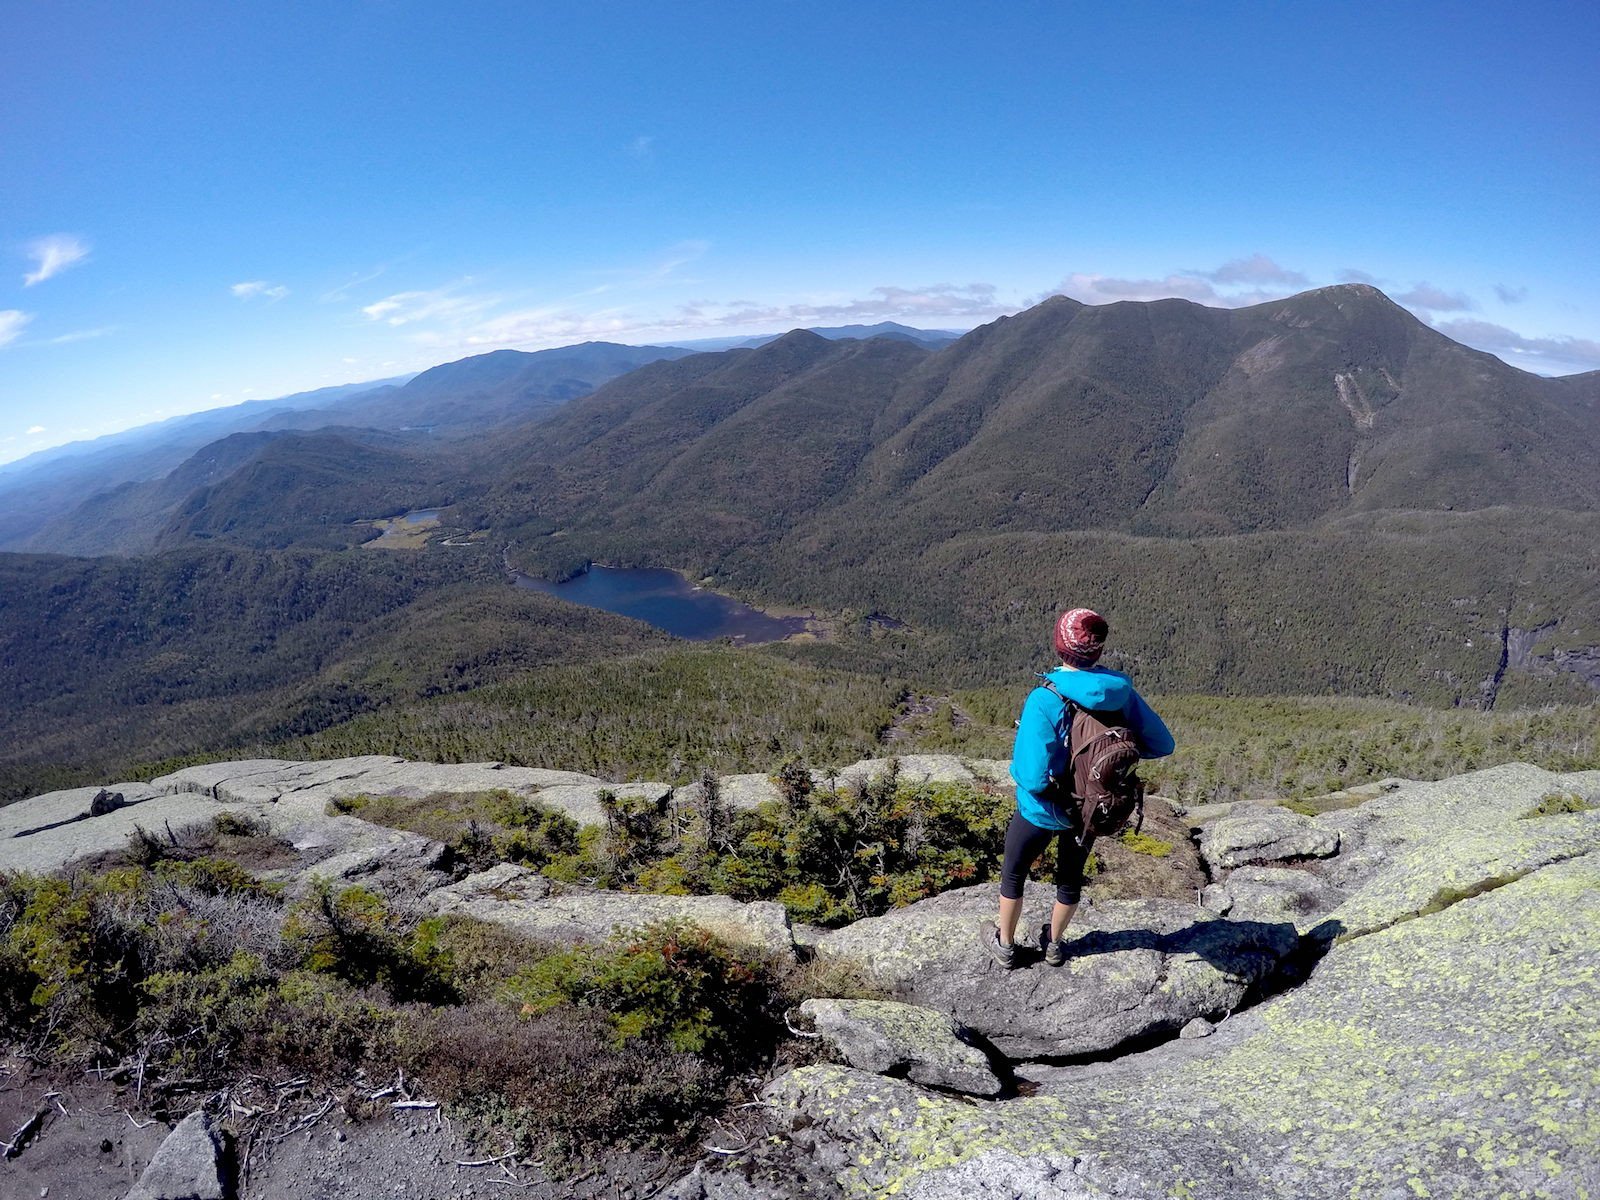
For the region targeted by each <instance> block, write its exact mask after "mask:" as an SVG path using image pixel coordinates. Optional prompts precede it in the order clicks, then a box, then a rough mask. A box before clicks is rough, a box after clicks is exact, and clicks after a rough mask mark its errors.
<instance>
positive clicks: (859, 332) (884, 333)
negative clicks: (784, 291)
mask: <svg viewBox="0 0 1600 1200" xmlns="http://www.w3.org/2000/svg"><path fill="white" fill-rule="evenodd" d="M806 332H807V333H814V334H816V335H817V336H818V337H823V338H827V339H828V340H829V341H839V340H841V339H844V338H857V339H860V338H875V337H878V338H893V339H897V340H899V341H904V342H915V343H916V344H917V345H919V346H924V347H926V348H927V349H929V350H937V349H938V348H939V347H941V346H948V345H949V344H950V343H951V342H953V341H955V340H956V339H957V338H959V337H961V336H962V331H961V330H959V329H914V328H913V327H911V326H910V325H902V324H900V323H899V322H898V321H879V322H878V323H877V324H876V325H836V326H833V327H831V328H819V327H815V326H813V327H808V328H807V329H806ZM782 336H783V334H781V333H764V334H757V335H755V336H751V337H745V336H735V337H719V338H695V339H693V340H691V341H687V342H674V343H673V345H675V346H681V347H682V348H684V349H686V350H694V351H696V352H698V353H714V352H716V351H719V350H754V349H755V348H756V347H757V346H765V345H766V344H767V343H768V342H774V341H777V340H778V339H779V338H780V337H782Z"/></svg>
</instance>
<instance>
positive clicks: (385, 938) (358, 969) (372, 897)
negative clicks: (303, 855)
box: [283, 880, 460, 1004]
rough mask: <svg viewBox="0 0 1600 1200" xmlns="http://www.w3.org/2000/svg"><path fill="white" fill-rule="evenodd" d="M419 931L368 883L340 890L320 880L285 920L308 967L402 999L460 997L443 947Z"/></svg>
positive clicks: (295, 951) (289, 940)
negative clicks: (369, 888)
mask: <svg viewBox="0 0 1600 1200" xmlns="http://www.w3.org/2000/svg"><path fill="white" fill-rule="evenodd" d="M416 930H417V926H416V925H415V924H413V923H411V922H408V921H407V920H406V919H405V918H403V917H402V916H400V915H399V914H396V913H395V912H393V911H392V910H390V908H389V907H388V905H387V904H385V903H384V901H383V898H382V897H381V896H378V895H376V894H375V893H373V892H370V891H368V890H367V889H366V888H361V887H348V888H344V889H342V890H341V891H338V892H335V891H334V890H333V889H332V888H331V887H329V886H328V884H327V883H326V882H325V881H320V880H319V881H318V884H317V886H316V888H315V889H314V890H313V891H312V894H311V895H310V896H308V897H307V898H306V899H305V900H302V901H301V902H300V903H298V904H296V905H295V906H294V907H293V908H291V909H290V910H289V912H288V914H287V915H286V917H285V919H284V924H283V936H284V942H285V945H286V947H287V948H288V949H289V951H290V953H291V955H292V956H293V958H294V959H295V961H296V962H297V963H298V964H299V965H300V966H301V967H303V968H304V969H305V970H307V971H311V972H314V973H320V974H326V975H333V976H335V977H336V978H339V979H342V980H343V981H344V982H346V983H348V984H351V985H353V986H355V987H371V986H378V987H381V988H383V989H384V991H386V992H387V993H388V994H389V995H390V996H391V997H393V998H394V999H395V1000H397V1001H400V1002H406V1001H411V1000H420V1001H423V1002H425V1003H432V1004H449V1003H455V1002H458V1001H459V999H460V995H459V993H458V992H457V991H456V989H455V987H454V985H453V984H452V983H451V981H450V978H449V964H448V962H447V961H446V959H445V958H444V956H443V953H442V951H441V950H440V949H439V947H438V946H437V945H436V944H435V943H434V942H432V941H431V940H429V939H426V938H424V939H419V938H418V937H417V936H416Z"/></svg>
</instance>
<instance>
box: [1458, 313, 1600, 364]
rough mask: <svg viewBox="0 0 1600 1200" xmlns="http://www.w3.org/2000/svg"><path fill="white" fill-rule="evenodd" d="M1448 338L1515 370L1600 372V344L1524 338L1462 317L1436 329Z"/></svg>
mask: <svg viewBox="0 0 1600 1200" xmlns="http://www.w3.org/2000/svg"><path fill="white" fill-rule="evenodd" d="M1434 328H1435V329H1437V330H1438V331H1439V332H1440V333H1442V334H1444V335H1445V336H1446V337H1451V338H1454V339H1455V340H1456V341H1458V342H1464V343H1465V344H1466V345H1468V346H1474V347H1476V348H1477V349H1479V350H1487V351H1488V352H1489V353H1491V354H1495V355H1498V356H1500V357H1501V358H1503V359H1505V360H1506V361H1507V362H1509V363H1511V364H1512V365H1514V366H1519V367H1524V368H1526V369H1527V370H1530V371H1539V372H1541V373H1543V374H1554V375H1566V374H1571V373H1572V372H1574V371H1593V370H1596V369H1600V342H1597V341H1594V340H1592V339H1590V338H1579V337H1524V336H1523V335H1522V334H1520V333H1518V332H1516V331H1515V330H1513V329H1507V328H1506V327H1505V326H1504V325H1496V324H1494V323H1493V322H1491V321H1479V320H1475V319H1473V318H1470V317H1458V318H1456V319H1454V320H1450V321H1441V322H1439V323H1438V324H1436V325H1435V326H1434Z"/></svg>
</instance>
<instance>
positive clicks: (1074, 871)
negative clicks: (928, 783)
mask: <svg viewBox="0 0 1600 1200" xmlns="http://www.w3.org/2000/svg"><path fill="white" fill-rule="evenodd" d="M1109 631H1110V626H1108V625H1107V624H1106V619H1105V618H1104V617H1102V616H1101V615H1100V614H1099V613H1097V612H1094V611H1093V610H1091V609H1087V608H1074V609H1070V610H1069V611H1067V612H1064V613H1062V614H1061V616H1060V617H1059V618H1058V619H1057V620H1056V624H1055V636H1054V639H1053V641H1054V645H1055V652H1056V655H1057V657H1059V658H1060V659H1061V666H1059V667H1057V668H1056V669H1055V670H1053V671H1051V672H1049V673H1048V674H1045V675H1041V676H1040V679H1041V680H1042V681H1043V682H1042V683H1041V684H1040V686H1038V687H1036V688H1034V689H1033V691H1031V692H1030V693H1028V698H1027V700H1026V701H1025V702H1024V703H1023V705H1022V717H1021V719H1020V720H1019V721H1018V722H1017V738H1016V742H1015V743H1014V744H1013V746H1012V750H1011V778H1012V779H1013V780H1014V781H1015V782H1016V785H1017V811H1016V812H1015V813H1013V814H1012V817H1011V824H1010V826H1009V827H1008V828H1007V829H1006V850H1005V860H1004V864H1003V865H1002V867H1001V870H1000V916H999V920H998V921H996V922H994V923H992V924H990V923H988V922H986V923H985V925H984V948H985V949H986V950H987V951H988V952H989V957H991V958H993V959H994V960H995V962H997V963H999V964H1000V965H1001V966H1002V967H1005V968H1007V969H1008V970H1009V969H1010V968H1011V967H1013V966H1015V965H1016V931H1017V920H1018V918H1019V917H1021V915H1022V886H1023V882H1024V881H1025V880H1026V879H1027V877H1028V868H1029V867H1030V866H1032V865H1033V862H1034V860H1035V859H1037V858H1038V857H1039V854H1040V852H1041V851H1042V850H1044V848H1045V846H1046V845H1047V844H1048V843H1049V841H1050V839H1051V838H1055V839H1056V903H1055V907H1054V908H1053V909H1052V910H1051V913H1050V923H1049V924H1048V925H1046V926H1045V927H1044V928H1043V929H1041V930H1040V932H1039V940H1040V943H1041V944H1042V948H1043V949H1044V960H1045V962H1047V963H1048V964H1049V965H1051V966H1052V967H1059V966H1060V965H1061V964H1062V963H1063V962H1065V961H1066V957H1067V955H1066V946H1065V944H1064V942H1063V940H1062V939H1063V938H1064V937H1065V936H1066V932H1067V926H1068V925H1069V924H1070V923H1071V921H1072V918H1073V915H1074V914H1075V913H1076V912H1077V911H1078V899H1079V896H1080V895H1081V893H1082V890H1083V867H1084V863H1085V861H1086V860H1087V859H1088V857H1089V845H1088V844H1089V843H1091V842H1092V841H1093V838H1092V836H1091V837H1082V836H1081V834H1082V832H1083V831H1082V829H1081V825H1082V816H1081V814H1080V812H1079V810H1078V805H1076V804H1074V803H1071V801H1070V798H1069V797H1068V796H1067V795H1066V788H1065V787H1063V788H1062V789H1061V790H1060V791H1059V792H1054V793H1053V794H1047V792H1050V791H1051V784H1052V782H1053V781H1057V780H1065V783H1066V785H1068V786H1070V784H1071V781H1072V780H1071V765H1070V764H1069V763H1068V761H1067V759H1068V753H1067V741H1068V735H1069V733H1070V729H1071V723H1072V714H1071V712H1070V710H1069V707H1068V705H1067V703H1066V702H1067V701H1068V700H1070V701H1072V703H1073V704H1076V705H1078V706H1079V707H1080V708H1083V709H1087V710H1089V711H1090V712H1093V713H1096V714H1101V715H1106V716H1110V718H1111V720H1113V721H1114V722H1115V723H1116V724H1119V725H1126V726H1127V728H1128V730H1129V731H1130V732H1131V733H1132V735H1133V740H1134V742H1135V743H1136V745H1137V749H1138V751H1139V755H1140V757H1141V758H1162V757H1164V756H1166V755H1168V754H1171V753H1172V751H1173V741H1172V734H1171V733H1170V732H1169V731H1168V730H1167V726H1166V724H1165V723H1164V722H1163V721H1162V720H1161V718H1160V717H1158V716H1157V715H1156V713H1155V710H1154V709H1152V708H1151V707H1150V706H1149V705H1148V704H1146V703H1145V702H1144V698H1143V697H1141V696H1140V695H1139V693H1138V692H1136V691H1134V688H1133V684H1132V683H1131V682H1130V681H1129V679H1128V677H1127V676H1126V675H1123V674H1121V673H1119V672H1117V671H1112V670H1110V669H1108V668H1106V667H1101V666H1096V665H1095V664H1096V663H1098V662H1099V660H1100V652H1101V651H1102V650H1104V649H1105V643H1106V634H1107V633H1108V632H1109ZM1052 688H1053V689H1054V690H1053V691H1052V690H1051V689H1052ZM1113 714H1114V715H1113ZM1063 801H1065V802H1063Z"/></svg>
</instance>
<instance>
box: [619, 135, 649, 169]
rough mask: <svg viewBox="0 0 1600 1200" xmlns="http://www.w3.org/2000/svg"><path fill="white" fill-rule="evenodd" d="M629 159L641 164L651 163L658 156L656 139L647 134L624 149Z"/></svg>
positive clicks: (637, 138)
mask: <svg viewBox="0 0 1600 1200" xmlns="http://www.w3.org/2000/svg"><path fill="white" fill-rule="evenodd" d="M624 149H625V150H626V151H627V152H628V157H629V158H634V159H637V160H638V161H639V162H650V161H651V160H652V159H654V158H655V156H656V139H655V138H653V137H650V136H649V135H647V134H640V135H639V136H638V137H636V138H634V139H633V140H632V141H631V142H629V143H628V144H627V146H625V147H624Z"/></svg>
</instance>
